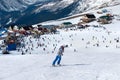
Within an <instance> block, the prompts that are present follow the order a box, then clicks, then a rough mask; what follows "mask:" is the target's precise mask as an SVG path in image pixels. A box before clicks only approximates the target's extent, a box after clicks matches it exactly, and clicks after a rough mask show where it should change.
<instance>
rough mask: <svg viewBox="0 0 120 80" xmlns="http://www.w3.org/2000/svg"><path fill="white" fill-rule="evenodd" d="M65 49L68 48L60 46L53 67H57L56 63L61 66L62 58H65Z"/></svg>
mask: <svg viewBox="0 0 120 80" xmlns="http://www.w3.org/2000/svg"><path fill="white" fill-rule="evenodd" d="M65 47H67V45H66V46H63V45H62V46H60V48H59V51H58V53H57V56H56V58H55V59H54V61H53V63H52V65H53V66H55V64H56V62H57V65H59V66H61V64H60V62H61V57H62V56H63V52H64V48H65Z"/></svg>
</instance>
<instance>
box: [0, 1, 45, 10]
mask: <svg viewBox="0 0 120 80" xmlns="http://www.w3.org/2000/svg"><path fill="white" fill-rule="evenodd" d="M41 1H42V0H0V9H1V10H4V11H7V12H10V11H19V10H21V9H25V8H27V7H28V6H29V5H31V4H34V3H37V2H41ZM44 1H46V0H44Z"/></svg>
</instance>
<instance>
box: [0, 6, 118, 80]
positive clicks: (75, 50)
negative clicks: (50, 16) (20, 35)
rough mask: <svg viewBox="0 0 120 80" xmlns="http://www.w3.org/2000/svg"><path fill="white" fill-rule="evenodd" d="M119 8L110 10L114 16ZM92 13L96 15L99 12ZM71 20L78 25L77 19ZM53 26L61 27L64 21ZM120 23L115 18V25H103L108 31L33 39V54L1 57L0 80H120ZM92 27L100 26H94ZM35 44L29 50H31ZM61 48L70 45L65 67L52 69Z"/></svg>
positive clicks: (62, 32) (71, 32) (63, 32)
mask: <svg viewBox="0 0 120 80" xmlns="http://www.w3.org/2000/svg"><path fill="white" fill-rule="evenodd" d="M119 7H120V5H117V6H114V7H108V8H107V9H110V10H111V11H112V13H113V14H120V11H119ZM91 12H94V13H95V15H97V14H96V12H97V11H96V10H95V11H91ZM98 16H99V15H97V17H98ZM70 20H71V22H72V21H74V22H75V20H76V21H77V20H78V19H77V18H75V19H70ZM51 23H52V24H53V23H54V24H59V23H61V21H56V22H51ZM119 23H120V21H118V20H117V19H116V17H115V19H114V21H113V23H112V24H108V25H102V26H104V27H105V28H106V29H104V27H99V28H94V27H92V26H91V27H89V28H86V29H76V30H68V31H66V30H64V29H63V30H59V31H60V34H54V35H53V34H46V35H43V36H41V38H40V39H35V38H33V37H32V38H31V40H32V44H33V46H34V47H33V50H32V51H28V52H27V53H26V54H25V55H20V54H21V52H17V51H15V52H11V53H12V54H13V55H12V54H10V55H0V80H16V79H17V80H120V53H119V52H120V42H116V39H118V38H119V39H120V31H119V29H120V27H119ZM44 24H45V23H44ZM46 24H50V22H49V23H47V22H46ZM90 25H98V24H97V23H96V22H93V23H90ZM109 32H110V33H109ZM29 38H30V37H25V43H27V42H28V43H30V42H29ZM43 38H44V39H43ZM37 42H41V43H44V46H42V47H39V48H36V47H37ZM32 44H28V45H27V46H26V48H27V47H30V48H32ZM61 44H68V48H65V52H64V55H63V57H62V62H61V64H62V65H63V66H60V67H52V66H51V64H52V61H53V60H54V58H55V56H56V53H57V51H58V48H59V46H60V45H61ZM96 44H99V46H97V45H96ZM55 47H56V49H55V51H54V52H53V53H52V51H53V50H54V48H55ZM43 48H46V50H45V51H44V50H43ZM30 52H31V53H32V54H31V55H30V54H29V53H30Z"/></svg>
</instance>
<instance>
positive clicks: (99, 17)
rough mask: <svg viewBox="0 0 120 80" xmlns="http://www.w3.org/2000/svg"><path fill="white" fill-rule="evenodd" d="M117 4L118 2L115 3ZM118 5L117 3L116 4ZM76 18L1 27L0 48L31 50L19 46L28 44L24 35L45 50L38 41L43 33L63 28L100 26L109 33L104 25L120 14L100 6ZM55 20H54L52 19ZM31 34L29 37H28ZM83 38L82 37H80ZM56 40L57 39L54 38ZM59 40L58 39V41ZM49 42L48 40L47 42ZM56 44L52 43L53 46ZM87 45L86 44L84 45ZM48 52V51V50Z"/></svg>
mask: <svg viewBox="0 0 120 80" xmlns="http://www.w3.org/2000/svg"><path fill="white" fill-rule="evenodd" d="M117 5H118V4H117ZM118 6H119V5H118ZM77 18H78V20H77V19H76V18H75V20H73V21H76V22H71V21H72V20H71V21H69V20H66V21H65V20H61V21H59V20H58V21H59V23H57V22H56V24H54V23H53V24H52V21H51V22H50V24H49V22H48V23H47V25H45V24H44V23H43V24H42V23H41V24H37V25H30V26H23V25H18V26H17V25H11V26H10V27H8V28H1V34H0V36H1V43H2V44H1V45H0V46H1V48H0V49H2V50H3V54H4V53H5V54H6V53H9V52H6V51H12V50H18V51H21V53H22V54H24V53H26V52H27V51H28V50H32V48H29V47H28V48H26V49H25V50H24V51H23V50H22V49H21V48H25V45H26V43H27V44H28V43H29V42H25V40H24V38H25V37H29V41H30V43H31V42H32V41H31V38H32V37H33V38H35V39H36V40H37V39H38V42H37V45H38V46H37V47H39V46H44V48H43V50H45V49H46V48H45V47H46V46H47V44H46V45H44V43H41V42H39V39H40V40H41V39H43V41H45V39H44V38H41V37H42V36H44V35H54V34H60V31H59V30H65V31H68V30H69V29H70V30H72V31H76V30H80V31H82V30H86V29H88V30H89V27H94V28H100V29H103V30H104V31H106V33H107V34H108V35H110V34H111V33H112V31H108V30H107V29H106V27H105V26H106V25H108V24H112V23H113V21H114V20H116V21H118V22H119V21H120V14H116V13H113V12H112V10H111V9H109V8H102V9H100V10H97V11H96V12H94V13H93V12H89V13H88V12H86V13H82V15H80V16H79V17H77ZM73 19H74V18H73ZM54 22H55V21H54ZM96 22H97V24H92V23H96ZM30 36H31V37H30ZM94 38H96V37H95V36H93V37H92V39H93V40H94ZM102 38H103V42H104V38H105V37H104V36H102ZM82 40H84V39H82ZM105 40H106V38H105ZM114 40H115V41H116V48H118V47H120V46H118V45H117V43H118V42H119V37H117V38H114ZM56 41H57V40H56ZM58 42H60V41H58ZM109 42H110V43H112V41H109ZM48 43H50V42H48ZM87 44H90V41H88V42H87ZM31 45H32V47H33V46H34V45H33V44H31ZM55 45H56V44H54V46H53V47H54V48H55V47H56V46H55ZM93 45H94V46H95V45H97V47H98V46H99V41H98V42H97V43H96V44H93ZM86 47H87V46H86ZM106 47H109V46H108V45H106ZM49 53H50V52H49Z"/></svg>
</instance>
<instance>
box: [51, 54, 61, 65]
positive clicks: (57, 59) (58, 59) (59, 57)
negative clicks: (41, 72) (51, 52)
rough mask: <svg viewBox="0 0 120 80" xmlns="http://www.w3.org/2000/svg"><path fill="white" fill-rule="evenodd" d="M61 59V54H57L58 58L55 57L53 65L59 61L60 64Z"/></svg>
mask: <svg viewBox="0 0 120 80" xmlns="http://www.w3.org/2000/svg"><path fill="white" fill-rule="evenodd" d="M60 61H61V56H60V55H57V56H56V58H55V60H54V61H53V64H52V65H55V63H56V62H57V64H60Z"/></svg>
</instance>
